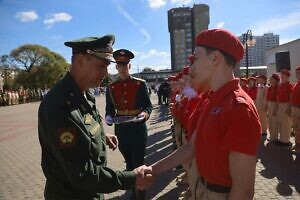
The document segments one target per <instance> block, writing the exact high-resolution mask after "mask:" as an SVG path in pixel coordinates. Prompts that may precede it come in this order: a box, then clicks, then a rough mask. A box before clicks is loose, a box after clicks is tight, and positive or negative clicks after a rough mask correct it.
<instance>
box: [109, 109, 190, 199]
mask: <svg viewBox="0 0 300 200" xmlns="http://www.w3.org/2000/svg"><path fill="white" fill-rule="evenodd" d="M152 113H153V114H155V115H153V116H152V117H151V119H150V122H149V123H150V126H148V131H151V132H152V134H151V135H149V136H148V139H147V149H146V156H145V164H146V165H151V164H153V163H155V162H156V161H158V160H160V159H162V158H164V157H166V156H167V155H169V154H171V153H172V152H173V151H174V145H173V139H172V136H171V115H170V114H169V109H168V107H167V106H165V105H161V106H157V105H155V106H154V108H153V112H152ZM166 123H167V125H166ZM169 124H170V125H169ZM168 125H169V126H168ZM182 172H183V171H182V170H176V169H173V170H169V171H167V172H165V173H163V174H161V175H160V176H159V177H157V179H156V181H155V183H154V184H153V185H152V186H151V187H150V188H149V189H148V190H147V191H146V199H154V197H155V199H177V197H178V194H179V193H180V192H182V191H183V190H184V188H185V186H184V185H178V186H177V187H176V188H173V189H171V190H170V191H168V192H167V193H164V194H163V195H162V196H160V197H157V194H159V193H160V192H162V191H163V190H164V189H165V188H166V187H168V185H169V183H170V182H172V181H173V180H174V179H176V177H177V176H178V175H179V174H181V173H182ZM131 194H132V193H131V191H126V193H125V194H123V195H122V196H119V197H113V198H108V199H110V200H125V199H126V200H127V199H130V197H131Z"/></svg>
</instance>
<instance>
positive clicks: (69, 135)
mask: <svg viewBox="0 0 300 200" xmlns="http://www.w3.org/2000/svg"><path fill="white" fill-rule="evenodd" d="M57 136H58V138H57V139H58V145H59V147H60V148H70V147H73V146H74V145H75V144H76V132H75V130H74V129H60V130H58V135H57Z"/></svg>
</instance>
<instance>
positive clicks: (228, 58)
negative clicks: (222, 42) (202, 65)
mask: <svg viewBox="0 0 300 200" xmlns="http://www.w3.org/2000/svg"><path fill="white" fill-rule="evenodd" d="M202 47H203V48H204V49H205V50H206V54H207V55H208V54H211V53H212V52H214V51H219V52H220V53H221V54H222V55H223V56H224V58H225V62H226V64H227V65H230V66H232V67H233V68H234V67H235V65H236V62H235V60H234V58H233V57H232V56H230V55H228V54H227V53H225V52H223V51H221V50H219V49H215V48H212V47H206V46H202Z"/></svg>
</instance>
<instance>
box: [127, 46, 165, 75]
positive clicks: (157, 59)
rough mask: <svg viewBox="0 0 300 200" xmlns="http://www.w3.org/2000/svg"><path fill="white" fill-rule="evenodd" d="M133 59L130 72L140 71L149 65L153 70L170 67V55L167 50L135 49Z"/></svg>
mask: <svg viewBox="0 0 300 200" xmlns="http://www.w3.org/2000/svg"><path fill="white" fill-rule="evenodd" d="M134 54H135V59H133V62H132V72H133V73H135V72H137V71H138V68H139V71H140V72H141V71H142V70H143V69H144V68H145V67H150V68H152V69H155V70H160V69H170V68H171V56H170V53H169V52H166V51H159V50H156V49H150V50H148V51H146V52H143V51H138V52H137V51H135V52H134Z"/></svg>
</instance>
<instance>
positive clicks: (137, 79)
mask: <svg viewBox="0 0 300 200" xmlns="http://www.w3.org/2000/svg"><path fill="white" fill-rule="evenodd" d="M132 79H133V80H136V81H141V82H146V81H145V80H144V79H141V78H137V77H133V76H132Z"/></svg>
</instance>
